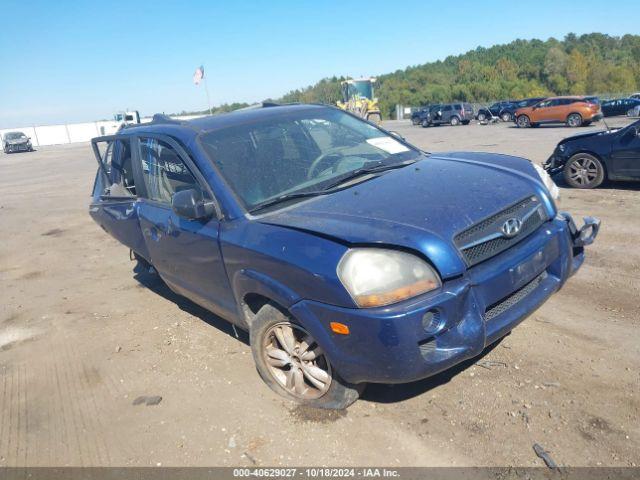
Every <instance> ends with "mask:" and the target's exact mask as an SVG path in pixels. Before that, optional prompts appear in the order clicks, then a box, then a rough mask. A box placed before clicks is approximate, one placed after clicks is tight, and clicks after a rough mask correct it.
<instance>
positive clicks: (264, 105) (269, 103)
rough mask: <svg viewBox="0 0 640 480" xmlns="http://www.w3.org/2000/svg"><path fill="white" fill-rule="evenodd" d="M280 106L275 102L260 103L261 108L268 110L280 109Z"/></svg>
mask: <svg viewBox="0 0 640 480" xmlns="http://www.w3.org/2000/svg"><path fill="white" fill-rule="evenodd" d="M281 106H282V104H281V103H276V102H262V108H268V107H281Z"/></svg>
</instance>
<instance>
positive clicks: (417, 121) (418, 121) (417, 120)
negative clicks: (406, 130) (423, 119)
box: [411, 118, 420, 125]
mask: <svg viewBox="0 0 640 480" xmlns="http://www.w3.org/2000/svg"><path fill="white" fill-rule="evenodd" d="M411 123H413V124H414V125H419V124H420V119H419V118H412V119H411Z"/></svg>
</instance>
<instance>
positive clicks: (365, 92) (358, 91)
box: [348, 81, 373, 99]
mask: <svg viewBox="0 0 640 480" xmlns="http://www.w3.org/2000/svg"><path fill="white" fill-rule="evenodd" d="M348 85H349V98H353V97H356V96H358V97H365V98H369V99H371V98H373V88H372V86H371V82H369V81H360V82H353V83H350V84H348Z"/></svg>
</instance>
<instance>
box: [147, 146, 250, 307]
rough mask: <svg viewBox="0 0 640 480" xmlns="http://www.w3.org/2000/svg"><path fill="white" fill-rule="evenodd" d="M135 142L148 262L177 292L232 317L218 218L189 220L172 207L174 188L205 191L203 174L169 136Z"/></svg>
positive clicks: (233, 298)
mask: <svg viewBox="0 0 640 480" xmlns="http://www.w3.org/2000/svg"><path fill="white" fill-rule="evenodd" d="M136 143H137V146H138V148H137V152H138V155H139V160H140V164H141V167H142V169H141V170H142V176H143V178H144V184H145V190H146V193H145V197H146V198H143V199H141V200H140V206H139V209H138V212H139V216H140V225H141V227H142V232H143V235H144V241H145V243H146V245H147V250H148V252H149V255H150V257H151V258H150V260H151V263H152V264H153V266H154V267H155V268H156V270H157V271H158V273H159V274H160V276H161V277H162V279H163V280H164V281H165V282H166V283H167V284H168V285H169V286H170V287H171V289H172V290H174V291H175V292H177V293H179V294H181V295H184V296H185V297H187V298H190V299H191V300H193V301H194V302H196V303H198V304H200V305H202V306H204V307H206V308H208V309H210V310H212V311H214V312H215V313H217V314H219V315H222V316H225V317H227V318H229V317H230V316H231V317H235V316H236V315H237V311H236V301H235V297H234V296H233V293H232V290H231V286H230V284H229V280H228V278H227V273H226V269H225V267H224V262H223V259H222V254H221V251H220V244H219V242H218V231H219V227H220V224H219V221H218V219H217V218H210V219H207V220H192V219H187V218H183V217H180V216H179V215H177V214H176V213H175V212H174V211H173V209H172V208H171V197H172V195H173V194H174V193H175V192H177V191H180V190H185V189H192V188H193V189H199V190H200V191H202V192H203V193H204V194H205V195H209V193H208V188H207V187H206V185H205V184H203V179H202V178H200V179H197V178H196V176H199V175H198V174H197V172H196V171H195V166H194V165H193V164H192V162H191V161H190V160H189V158H188V156H187V154H186V152H184V150H183V149H182V147H181V146H180V145H178V144H177V143H176V142H175V141H174V140H173V139H171V138H169V137H166V136H161V135H157V136H156V135H154V136H149V137H140V138H139V139H138V141H137V142H136ZM187 165H189V166H187ZM192 172H194V173H192Z"/></svg>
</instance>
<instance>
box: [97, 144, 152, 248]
mask: <svg viewBox="0 0 640 480" xmlns="http://www.w3.org/2000/svg"><path fill="white" fill-rule="evenodd" d="M91 146H92V148H93V152H94V154H95V157H96V160H97V161H98V172H97V174H96V179H95V182H94V186H93V194H92V198H91V205H90V207H89V213H90V214H91V217H92V218H93V219H94V221H95V222H96V223H97V224H98V225H100V226H101V227H102V228H103V230H105V231H106V232H107V233H108V234H109V235H111V236H112V237H114V238H115V239H116V240H118V241H119V242H121V243H122V244H124V245H126V246H127V247H129V248H130V249H131V250H133V251H134V252H135V253H137V254H138V255H140V256H142V257H143V258H145V259H148V258H149V255H148V253H147V248H146V245H145V242H144V238H143V236H142V230H141V229H140V222H139V219H138V208H139V203H138V193H139V192H138V190H139V185H136V180H135V179H136V178H141V175H140V173H139V172H135V171H134V169H136V168H137V164H138V162H133V161H132V158H131V154H132V148H131V140H130V139H129V138H127V137H122V136H118V137H116V136H113V135H112V136H107V137H98V138H94V139H93V140H91ZM142 188H144V187H142Z"/></svg>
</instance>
